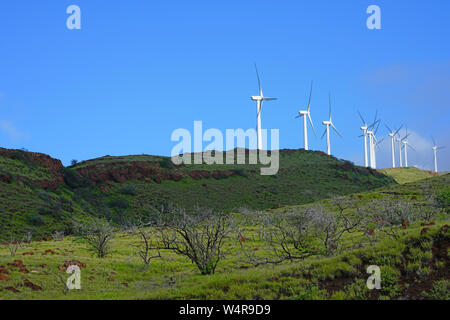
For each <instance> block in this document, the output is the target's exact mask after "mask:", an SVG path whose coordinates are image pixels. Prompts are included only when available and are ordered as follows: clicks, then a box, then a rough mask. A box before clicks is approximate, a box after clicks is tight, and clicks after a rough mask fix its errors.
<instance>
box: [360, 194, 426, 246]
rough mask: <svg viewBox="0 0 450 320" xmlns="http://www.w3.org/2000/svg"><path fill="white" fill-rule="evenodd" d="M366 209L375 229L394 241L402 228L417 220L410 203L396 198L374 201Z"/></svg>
mask: <svg viewBox="0 0 450 320" xmlns="http://www.w3.org/2000/svg"><path fill="white" fill-rule="evenodd" d="M367 209H368V213H369V215H370V220H371V222H372V223H374V225H375V227H376V229H377V230H379V231H381V232H383V233H385V234H387V235H388V236H390V237H392V238H394V239H398V237H399V233H400V230H401V229H402V228H403V229H405V228H407V227H408V226H409V224H411V223H412V222H414V221H416V220H417V218H418V214H417V211H416V210H415V209H414V207H413V206H412V205H411V203H409V202H406V201H402V200H400V199H396V198H389V197H385V198H382V199H379V200H374V201H372V202H371V203H370V204H369V205H368V208H367Z"/></svg>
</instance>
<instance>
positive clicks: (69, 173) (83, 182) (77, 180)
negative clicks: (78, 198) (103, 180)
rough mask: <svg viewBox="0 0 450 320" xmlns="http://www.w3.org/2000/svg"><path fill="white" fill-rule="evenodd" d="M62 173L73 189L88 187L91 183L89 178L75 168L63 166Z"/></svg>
mask: <svg viewBox="0 0 450 320" xmlns="http://www.w3.org/2000/svg"><path fill="white" fill-rule="evenodd" d="M62 174H63V177H64V182H65V183H66V184H67V185H68V186H69V187H70V188H72V189H77V188H83V187H88V186H89V185H90V184H91V183H90V181H89V180H88V179H86V178H84V177H82V176H81V175H80V174H79V173H78V172H76V171H75V170H74V169H71V168H63V169H62Z"/></svg>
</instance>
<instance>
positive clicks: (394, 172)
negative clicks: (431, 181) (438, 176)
mask: <svg viewBox="0 0 450 320" xmlns="http://www.w3.org/2000/svg"><path fill="white" fill-rule="evenodd" d="M378 171H380V172H382V173H384V174H386V175H388V176H391V177H392V178H394V179H395V181H396V182H397V183H400V184H402V183H408V182H414V181H418V180H422V179H427V178H431V177H433V176H435V175H434V174H433V173H432V172H430V171H425V170H420V169H417V168H415V167H409V168H389V169H379V170H378Z"/></svg>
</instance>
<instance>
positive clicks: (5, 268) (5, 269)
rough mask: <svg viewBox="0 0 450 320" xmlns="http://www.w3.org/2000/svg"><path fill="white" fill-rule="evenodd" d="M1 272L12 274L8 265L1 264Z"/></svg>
mask: <svg viewBox="0 0 450 320" xmlns="http://www.w3.org/2000/svg"><path fill="white" fill-rule="evenodd" d="M0 273H3V274H10V273H11V272H9V270H8V268H7V267H4V266H0Z"/></svg>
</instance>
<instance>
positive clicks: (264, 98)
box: [263, 97, 278, 101]
mask: <svg viewBox="0 0 450 320" xmlns="http://www.w3.org/2000/svg"><path fill="white" fill-rule="evenodd" d="M263 100H264V101H273V100H278V98H266V97H263Z"/></svg>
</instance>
